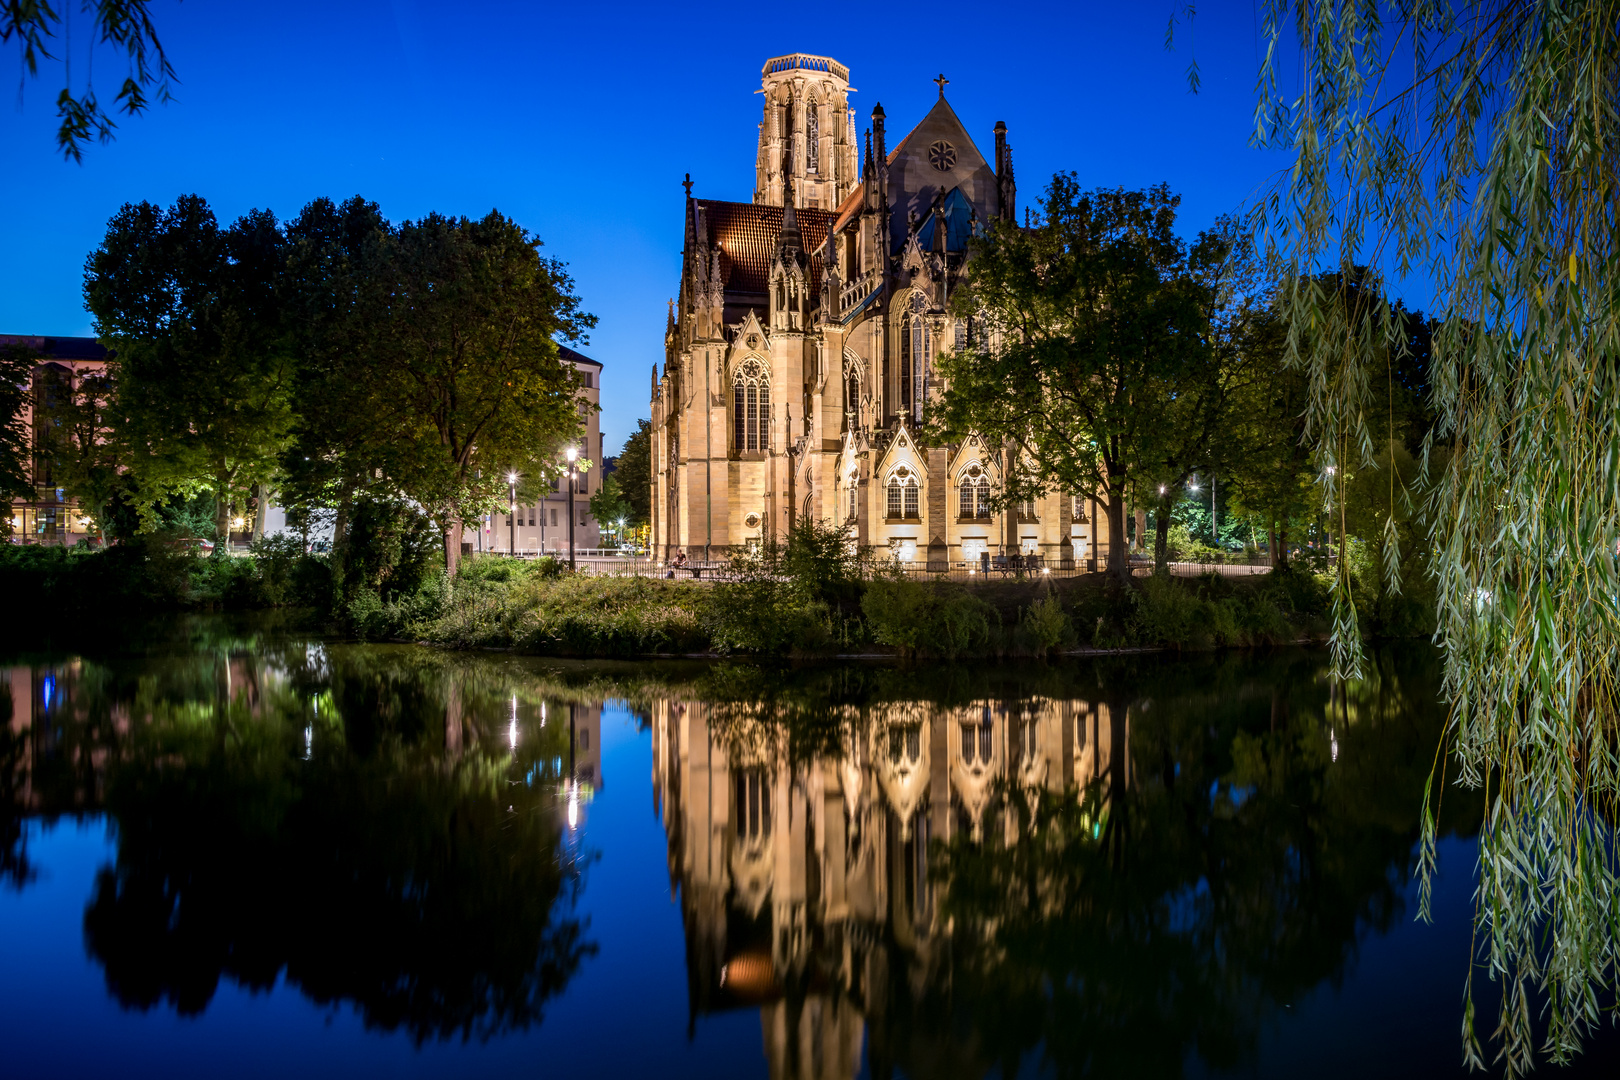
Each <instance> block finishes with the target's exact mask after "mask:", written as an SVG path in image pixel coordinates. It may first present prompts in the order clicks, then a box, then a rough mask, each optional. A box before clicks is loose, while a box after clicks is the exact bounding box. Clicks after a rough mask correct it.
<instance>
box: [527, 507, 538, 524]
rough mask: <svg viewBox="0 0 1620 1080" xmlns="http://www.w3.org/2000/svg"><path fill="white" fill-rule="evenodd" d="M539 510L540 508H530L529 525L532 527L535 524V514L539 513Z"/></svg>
mask: <svg viewBox="0 0 1620 1080" xmlns="http://www.w3.org/2000/svg"><path fill="white" fill-rule="evenodd" d="M538 509H539V507H536V506H531V507H529V524H530V525H533V524H534V515H535V512H536V511H537V510H538Z"/></svg>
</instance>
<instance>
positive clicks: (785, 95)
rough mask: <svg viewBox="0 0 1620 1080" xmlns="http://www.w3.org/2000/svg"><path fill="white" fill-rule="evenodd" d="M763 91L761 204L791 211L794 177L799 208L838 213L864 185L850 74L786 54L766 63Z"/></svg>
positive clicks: (816, 59)
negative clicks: (787, 195) (787, 186)
mask: <svg viewBox="0 0 1620 1080" xmlns="http://www.w3.org/2000/svg"><path fill="white" fill-rule="evenodd" d="M760 92H761V93H762V94H763V95H764V97H765V116H764V119H763V120H762V121H761V122H760V125H759V153H758V155H757V156H756V158H755V161H754V202H756V203H763V204H764V205H766V206H781V205H783V201H784V185H783V180H784V178H785V177H787V176H791V177H792V178H793V192H794V195H795V196H796V197H797V202H798V204H799V209H801V210H804V209H810V210H832V209H835V208H836V207H837V206H838V204H839V203H841V202H843V201H844V197H845V196H846V195H848V194H849V193H850V191H851V190H853V189H854V188H855V186H856V184H857V183H859V181H860V176H859V173H858V165H857V156H858V155H857V153H856V149H857V141H856V138H855V114H854V110H853V109H851V108H850V105H849V95H850V94H852V93H854V91H853V90H852V89H851V88H850V85H849V69H848V68H846V67H845V66H844V65H843V64H840V63H839V62H838V61H836V60H834V59H832V58H830V57H826V56H809V55H806V54H804V53H794V54H793V55H791V56H778V57H776V58H775V59H772V60H767V61H766V62H765V67H764V69H763V70H762V71H761V72H760Z"/></svg>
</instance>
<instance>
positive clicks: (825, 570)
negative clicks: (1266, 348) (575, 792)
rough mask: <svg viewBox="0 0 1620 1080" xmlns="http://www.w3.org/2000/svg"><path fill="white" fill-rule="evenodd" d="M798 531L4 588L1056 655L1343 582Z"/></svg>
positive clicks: (688, 646) (1, 581)
mask: <svg viewBox="0 0 1620 1080" xmlns="http://www.w3.org/2000/svg"><path fill="white" fill-rule="evenodd" d="M795 541H796V543H795V544H793V545H789V546H787V547H784V548H780V549H774V550H770V551H765V552H758V553H754V554H752V555H746V556H741V557H739V558H738V559H737V560H736V561H735V568H736V569H737V571H738V574H737V578H736V580H733V581H727V582H724V583H712V582H695V581H673V580H664V579H648V578H630V577H615V576H602V577H597V576H593V575H590V574H584V573H581V574H569V573H567V572H566V571H565V569H564V568H563V567H562V566H561V565H559V564H558V563H556V562H554V561H552V560H538V561H534V562H522V561H513V560H508V559H490V558H485V559H469V560H467V561H466V562H465V563H464V564H463V566H462V569H461V573H460V574H459V575H458V576H457V577H456V579H455V580H454V581H447V580H446V579H445V577H444V575H443V574H442V573H441V572H439V571H438V570H437V569H435V568H434V566H433V565H432V560H431V556H432V555H433V552H432V550H431V549H430V548H428V547H427V546H425V545H415V546H416V547H421V548H422V550H421V551H420V552H415V553H414V554H413V553H412V552H414V547H412V548H410V550H408V551H405V553H404V554H391V555H389V556H388V557H387V558H380V557H379V558H362V555H364V553H365V552H366V551H369V550H370V548H364V549H361V548H356V549H355V551H353V552H350V553H348V558H347V560H346V561H345V563H344V569H343V570H341V571H334V569H333V565H334V564H333V563H332V562H331V560H329V559H327V558H326V557H324V556H310V555H305V554H303V552H302V551H301V550H300V549H299V548H298V546H297V544H296V543H295V542H291V541H283V540H277V541H267V542H264V543H262V544H259V545H256V546H255V549H254V551H253V553H252V555H251V556H250V557H246V558H223V557H213V558H210V557H202V556H199V555H197V554H194V553H191V552H189V551H186V550H184V549H182V548H179V547H177V546H175V545H174V544H171V543H164V542H162V541H158V540H152V541H147V542H140V543H126V544H122V545H118V546H116V547H113V548H111V549H108V550H104V551H93V552H92V551H88V550H63V549H60V548H42V547H12V546H8V547H4V548H0V595H4V596H6V597H7V598H8V600H11V601H12V602H13V603H14V604H17V605H19V606H27V607H29V608H31V609H34V610H40V611H46V612H53V613H56V614H59V615H63V616H68V617H83V616H86V615H98V614H105V613H109V612H122V613H130V612H136V611H142V612H154V611H163V610H254V609H262V608H271V607H303V608H309V609H312V611H313V612H314V613H315V615H316V616H317V617H318V618H320V619H322V620H323V621H324V622H325V623H326V624H327V625H328V626H330V627H331V629H332V630H334V631H336V632H339V633H344V634H348V635H352V636H354V637H358V638H363V639H372V640H389V639H391V640H412V641H425V642H428V643H431V644H435V645H439V646H442V647H446V648H459V649H478V648H498V649H512V650H516V651H520V652H525V653H533V654H538V655H550V656H575V657H639V656H651V655H668V654H680V655H694V654H712V655H739V656H777V657H782V656H805V657H812V656H838V655H846V656H847V655H852V654H854V655H872V654H877V655H893V656H897V657H903V658H913V657H936V658H946V659H950V658H957V657H1012V656H1026V657H1038V656H1047V655H1052V654H1054V653H1061V652H1066V651H1077V650H1089V649H1110V650H1112V649H1132V648H1169V649H1205V648H1218V647H1242V646H1258V645H1272V644H1279V643H1283V642H1294V641H1300V640H1302V639H1305V640H1309V639H1318V638H1321V637H1324V636H1325V634H1326V632H1327V628H1328V622H1327V608H1328V603H1327V593H1326V588H1325V584H1324V579H1323V578H1321V577H1320V576H1318V575H1314V574H1311V573H1309V572H1305V571H1293V572H1286V573H1276V574H1270V575H1260V576H1256V577H1245V578H1230V579H1228V578H1222V577H1219V576H1217V575H1213V574H1211V575H1206V576H1204V577H1200V578H1190V579H1184V578H1147V579H1133V580H1132V581H1131V583H1130V584H1129V585H1122V584H1120V583H1118V582H1115V581H1113V580H1112V579H1109V578H1107V577H1105V576H1104V575H1100V574H1097V575H1090V576H1086V577H1078V578H1063V579H1051V578H1041V579H1038V580H1026V581H1016V580H1012V581H995V582H983V583H978V584H975V585H972V586H967V585H960V584H950V583H928V582H917V581H912V580H908V579H905V578H903V577H900V576H898V575H895V574H892V573H886V572H885V570H884V568H883V566H882V565H879V564H873V563H871V562H869V561H863V559H862V558H860V557H857V556H851V555H846V554H845V550H846V548H847V545H846V544H844V543H843V542H842V541H841V540H840V539H839V537H838V536H837V535H836V534H833V533H829V534H828V535H827V536H820V535H819V534H818V535H811V534H808V533H807V534H806V535H804V536H797V535H796V537H795ZM372 546H373V547H378V548H379V550H386V551H392V548H388V547H387V546H386V545H372ZM396 546H397V545H396ZM373 564H375V565H373ZM338 579H342V580H338ZM1378 617H1379V616H1378V612H1377V611H1371V612H1370V613H1369V617H1368V620H1367V621H1366V629H1367V631H1368V636H1369V637H1373V636H1381V635H1380V629H1381V626H1380V624H1379V622H1378ZM1403 625H1412V626H1414V627H1415V629H1412V630H1404V631H1401V633H1402V634H1403V635H1406V636H1413V635H1415V634H1420V633H1423V632H1426V629H1425V627H1424V626H1423V625H1422V620H1412V619H1408V620H1407V621H1406V623H1404V624H1403ZM1386 635H1387V631H1386Z"/></svg>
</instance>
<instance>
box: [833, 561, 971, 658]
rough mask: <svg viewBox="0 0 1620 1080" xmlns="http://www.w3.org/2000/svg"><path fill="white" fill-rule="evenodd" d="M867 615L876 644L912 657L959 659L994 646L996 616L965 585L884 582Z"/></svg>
mask: <svg viewBox="0 0 1620 1080" xmlns="http://www.w3.org/2000/svg"><path fill="white" fill-rule="evenodd" d="M861 610H862V611H863V612H864V613H865V615H866V624H867V627H868V628H869V630H870V631H871V634H872V640H874V641H877V642H880V643H882V644H884V645H893V646H894V647H895V648H897V649H899V650H900V651H901V652H902V653H904V654H906V655H907V656H921V655H926V656H943V657H947V658H950V657H957V656H961V655H962V654H963V653H966V652H968V651H969V650H970V649H974V648H982V647H983V646H984V645H986V644H987V643H988V642H989V640H990V630H991V626H992V620H994V619H996V611H995V609H994V608H992V607H991V606H990V605H989V604H987V603H985V602H984V601H983V600H981V599H979V598H978V597H977V596H974V595H973V594H972V593H970V592H969V591H968V590H966V589H964V588H963V587H961V586H960V585H950V584H943V583H926V584H924V583H918V582H911V581H902V580H890V579H879V580H877V581H873V582H871V583H870V584H868V585H867V587H866V595H865V596H864V597H862V599H861Z"/></svg>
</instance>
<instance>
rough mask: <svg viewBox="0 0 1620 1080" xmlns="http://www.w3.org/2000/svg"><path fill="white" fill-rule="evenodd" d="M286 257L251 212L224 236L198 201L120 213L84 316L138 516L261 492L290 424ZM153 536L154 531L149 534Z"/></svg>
mask: <svg viewBox="0 0 1620 1080" xmlns="http://www.w3.org/2000/svg"><path fill="white" fill-rule="evenodd" d="M285 257H286V253H285V243H284V238H283V236H282V233H281V230H280V228H279V227H278V226H277V224H276V220H275V217H274V216H273V215H271V214H270V213H269V212H268V211H262V210H254V211H250V212H249V213H248V214H246V215H244V216H243V217H241V218H240V219H238V220H237V221H236V222H235V223H234V224H232V225H231V226H230V227H229V228H224V229H222V228H221V227H220V226H219V223H218V221H217V220H216V219H215V217H214V212H213V210H211V209H210V208H209V206H208V204H207V202H205V201H204V200H203V199H202V198H201V197H200V196H196V195H187V196H183V197H181V198H180V199H179V200H177V201H176V202H175V204H174V205H173V206H172V207H170V208H169V209H168V210H167V211H165V210H163V209H161V208H160V207H157V206H155V205H153V204H152V203H148V202H142V203H129V204H126V205H125V206H124V207H123V209H121V210H119V212H118V213H117V214H116V215H114V216H113V218H112V220H111V221H110V222H109V223H108V226H107V235H106V238H105V239H104V240H103V241H102V243H101V246H100V247H98V248H97V249H96V250H95V251H94V252H92V253H91V255H90V258H89V260H88V261H87V263H86V267H85V284H84V294H85V306H86V307H87V308H89V310H90V312H91V314H92V315H94V316H95V320H96V332H97V335H98V336H99V337H100V338H101V339H102V340H103V341H105V342H107V343H108V344H109V345H110V346H112V348H113V349H114V351H115V353H116V357H115V359H114V360H113V362H112V363H111V364H110V365H109V370H110V371H111V372H112V373H113V378H114V379H115V380H116V382H117V387H118V396H117V404H116V407H115V408H114V410H113V413H112V417H111V419H112V436H111V437H112V438H113V439H115V440H116V441H117V442H118V443H119V445H120V446H121V447H122V449H123V450H124V452H125V453H126V454H127V460H128V463H129V467H130V469H131V470H132V471H133V472H134V473H135V476H136V478H137V479H138V480H139V481H140V493H139V500H140V504H141V506H142V507H143V508H150V507H152V506H155V505H156V504H157V503H158V502H159V501H161V500H162V499H163V498H165V497H167V496H168V495H170V494H173V493H176V492H191V491H197V490H205V491H208V492H209V493H210V494H212V496H213V498H214V532H215V535H216V536H218V537H221V538H223V537H224V536H225V535H226V534H227V533H228V531H229V528H230V509H231V506H232V503H233V501H234V500H240V501H241V502H243V503H245V501H246V493H247V491H248V489H250V488H251V487H252V486H253V485H255V484H257V483H259V482H262V481H264V480H266V479H268V478H269V476H270V474H271V472H272V470H273V469H274V467H275V463H276V460H277V457H278V456H279V454H280V452H281V449H282V447H283V446H284V445H285V444H286V440H287V435H288V430H289V428H290V426H291V423H292V411H291V396H290V388H291V377H292V366H293V364H292V357H291V355H290V353H289V351H288V349H287V346H286V339H285V333H284V328H283V320H282V315H281V305H280V303H279V300H278V297H277V294H276V282H277V279H278V277H279V273H280V269H281V266H282V264H283V262H284V261H285ZM149 523H150V520H149Z"/></svg>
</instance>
